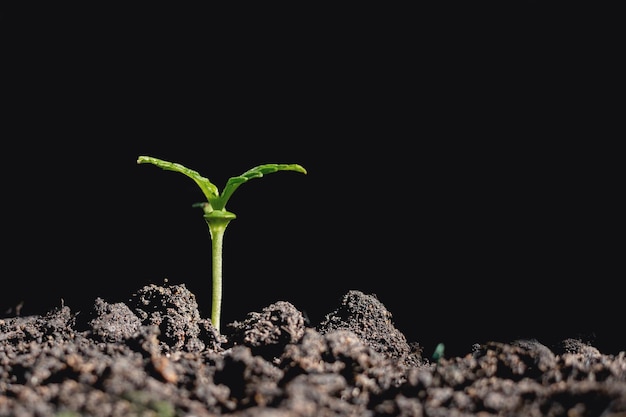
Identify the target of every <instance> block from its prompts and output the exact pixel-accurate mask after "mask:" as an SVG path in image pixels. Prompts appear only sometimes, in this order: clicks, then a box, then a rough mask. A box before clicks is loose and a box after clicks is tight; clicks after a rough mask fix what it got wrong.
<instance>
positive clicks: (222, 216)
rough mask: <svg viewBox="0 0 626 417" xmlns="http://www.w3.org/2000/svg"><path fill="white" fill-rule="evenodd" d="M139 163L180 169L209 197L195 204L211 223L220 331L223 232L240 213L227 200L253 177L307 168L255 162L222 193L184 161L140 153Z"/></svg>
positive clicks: (214, 311) (214, 319)
mask: <svg viewBox="0 0 626 417" xmlns="http://www.w3.org/2000/svg"><path fill="white" fill-rule="evenodd" d="M137 163H138V164H143V163H149V164H153V165H156V166H157V167H159V168H162V169H164V170H168V171H175V172H179V173H181V174H183V175H186V176H187V177H189V178H191V179H192V180H194V182H195V183H196V184H197V185H198V187H200V189H201V190H202V193H203V194H204V196H205V197H206V201H205V202H201V203H196V204H194V205H193V207H200V208H202V210H203V212H204V220H205V221H206V223H207V225H208V226H209V233H210V236H211V259H212V262H213V263H212V273H213V294H212V303H211V323H212V324H213V326H214V327H215V328H216V329H217V330H218V331H219V330H220V318H221V311H222V250H223V246H224V232H225V231H226V226H228V224H229V223H230V221H231V220H233V219H235V218H236V217H237V216H235V214H233V213H231V212H229V211H226V203H228V200H229V199H230V197H231V196H232V195H233V193H234V192H235V190H236V189H237V188H239V186H240V185H241V184H243V183H244V182H247V181H248V180H251V179H253V178H260V177H262V176H263V175H265V174H270V173H272V172H277V171H296V172H301V173H303V174H306V173H307V172H306V170H305V169H304V168H303V167H302V166H300V165H298V164H265V165H259V166H256V167H254V168H252V169H250V170H248V171H246V172H244V173H243V174H241V175H239V176H237V177H231V178H229V179H228V181H227V182H226V186H225V187H224V190H223V191H222V193H221V194H220V192H219V189H218V188H217V187H216V186H215V185H214V184H213V183H211V181H209V180H208V178H205V177H203V176H201V175H200V174H199V173H198V172H196V171H194V170H191V169H189V168H186V167H184V166H183V165H181V164H178V163H174V162H168V161H164V160H161V159H157V158H153V157H151V156H140V157H139V158H138V159H137Z"/></svg>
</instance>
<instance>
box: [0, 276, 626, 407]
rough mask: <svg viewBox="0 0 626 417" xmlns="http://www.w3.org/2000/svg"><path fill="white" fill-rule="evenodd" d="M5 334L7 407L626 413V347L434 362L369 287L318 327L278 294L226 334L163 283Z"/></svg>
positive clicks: (499, 348)
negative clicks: (611, 351) (276, 299)
mask: <svg viewBox="0 0 626 417" xmlns="http://www.w3.org/2000/svg"><path fill="white" fill-rule="evenodd" d="M0 330H1V332H0V416H14V417H31V416H32V417H35V416H36V417H50V416H58V417H72V416H93V417H104V416H125V417H130V416H156V417H168V416H186V417H192V416H193V417H205V416H226V415H228V416H238V417H269V416H278V417H303V416H311V417H331V416H333V417H343V416H354V417H356V416H359V417H370V416H371V417H374V416H376V417H378V416H380V417H382V416H407V417H408V416H424V417H426V416H430V417H437V416H442V417H443V416H447V417H469V416H476V417H478V416H480V417H489V416H508V417H511V416H524V417H532V416H555V417H556V416H567V417H583V416H602V417H617V416H620V417H624V416H626V357H625V352H620V353H619V354H618V355H606V354H603V353H601V352H600V351H598V349H597V348H595V347H593V346H592V345H589V344H588V343H585V342H582V341H580V340H577V339H567V340H563V341H562V342H561V344H560V345H559V347H558V348H554V347H553V348H548V347H547V346H544V345H542V344H541V343H539V342H538V341H536V340H516V341H511V342H506V343H504V342H495V341H494V342H488V343H485V344H476V345H475V346H474V349H473V350H472V351H471V352H467V354H466V355H465V356H463V357H446V356H445V354H444V355H443V356H442V357H440V358H438V359H436V360H435V359H433V358H425V357H423V356H422V351H421V348H420V346H419V345H417V344H409V343H407V340H406V338H405V336H404V335H403V334H402V333H401V332H399V331H398V330H397V329H396V328H395V327H394V325H393V321H392V315H391V313H390V312H389V311H388V310H387V309H386V308H385V306H384V305H383V304H382V303H381V302H380V301H379V300H378V299H377V298H376V297H375V296H373V295H367V294H364V293H362V292H360V291H349V292H348V293H346V294H345V296H344V297H343V299H342V301H341V304H340V305H339V306H338V307H337V309H336V310H334V311H332V312H331V313H329V314H328V315H326V317H325V318H324V320H323V321H322V322H321V323H318V324H317V325H314V326H312V325H310V324H308V323H306V320H305V319H304V317H303V314H302V313H301V312H300V311H298V310H297V309H296V308H295V307H294V306H293V305H292V304H291V303H289V302H286V301H279V302H276V303H275V304H272V305H269V306H267V307H266V308H264V309H263V310H262V311H260V312H252V313H249V314H248V316H247V317H246V319H245V320H244V321H242V322H233V323H229V324H227V325H225V326H222V331H221V332H218V331H217V330H216V329H215V328H214V327H213V326H212V325H211V322H210V320H208V319H206V318H203V317H200V314H199V312H198V305H197V303H196V299H195V296H194V294H192V293H191V292H190V291H188V290H187V288H186V287H185V286H184V285H167V284H165V285H163V286H158V285H148V286H145V287H143V288H141V289H140V290H139V291H137V292H136V293H135V294H132V296H131V297H130V298H129V300H128V302H127V303H107V302H106V301H105V300H103V299H101V298H98V299H96V300H95V303H94V306H93V311H91V312H89V313H88V314H82V313H80V314H78V313H75V312H73V311H71V310H70V308H69V307H67V306H60V307H59V308H57V309H54V310H53V311H50V312H48V313H47V314H45V315H35V316H27V317H10V318H4V319H0ZM444 352H445V351H444Z"/></svg>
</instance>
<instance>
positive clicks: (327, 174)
mask: <svg viewBox="0 0 626 417" xmlns="http://www.w3.org/2000/svg"><path fill="white" fill-rule="evenodd" d="M469 12H472V14H471V18H468V13H469ZM482 12H483V11H476V10H458V9H457V10H449V9H448V10H417V11H416V10H411V11H404V10H376V9H369V10H345V11H339V10H333V11H329V10H319V9H311V10H295V9H294V10H267V9H254V10H252V9H245V10H227V11H226V10H210V9H207V10H200V9H198V10H193V9H188V10H183V9H174V10H172V9H167V8H161V9H157V8H151V9H139V8H137V9H135V10H130V9H128V8H127V9H124V10H115V9H99V10H96V9H95V8H91V9H82V10H75V9H72V10H59V9H50V10H41V9H40V10H30V11H27V12H19V13H17V12H10V11H8V12H3V15H2V23H3V39H4V41H3V42H4V46H3V50H2V54H3V59H2V60H3V70H4V72H5V75H4V76H3V93H4V94H3V99H2V101H3V106H4V109H5V110H4V111H3V113H2V126H3V128H2V137H3V140H2V187H3V193H2V195H3V198H2V202H3V216H2V219H3V221H2V231H3V233H2V236H3V257H2V258H3V259H2V263H3V266H4V269H3V278H2V288H1V290H0V291H1V292H0V311H2V313H3V315H5V316H11V315H14V314H15V312H16V308H18V306H19V312H20V314H22V315H26V314H34V313H41V312H44V311H46V310H48V309H50V308H52V307H54V306H58V305H60V304H61V303H62V302H63V303H65V304H66V305H69V306H70V307H72V308H73V309H74V310H76V311H84V310H86V309H88V308H89V307H90V306H91V305H92V303H93V300H94V299H95V297H103V298H105V299H106V300H108V301H110V302H123V301H124V300H125V299H126V298H128V297H129V295H130V294H132V292H133V291H135V290H137V289H139V288H141V287H142V286H143V285H146V284H148V283H161V282H163V280H164V279H166V278H167V279H168V280H169V282H171V283H184V284H185V285H187V287H188V288H189V289H190V290H191V291H192V292H194V293H195V294H196V298H197V300H198V303H199V306H200V310H201V314H202V315H203V316H205V317H208V316H209V315H210V313H209V312H210V300H211V292H210V288H211V278H210V271H211V269H210V268H211V261H210V238H209V234H208V228H207V226H206V224H205V223H204V220H203V218H202V214H201V212H200V210H199V209H195V208H192V207H191V205H192V204H193V203H195V202H198V201H202V200H203V196H202V194H201V192H200V190H199V188H198V187H197V186H196V185H195V184H194V183H193V182H192V181H191V180H190V179H188V178H186V177H184V176H183V175H181V174H177V173H173V172H167V171H163V170H160V169H159V168H156V167H154V166H152V165H137V164H136V160H137V157H138V156H139V155H150V156H154V157H158V158H161V159H165V160H169V161H172V162H179V163H181V164H183V165H185V166H187V167H189V168H192V169H195V170H197V171H199V172H200V173H201V174H203V175H204V176H206V177H208V178H209V179H210V180H211V181H212V182H213V183H214V184H216V185H217V186H218V187H219V188H220V190H221V189H222V187H223V186H224V184H225V183H226V181H227V179H228V178H229V177H231V176H236V175H239V174H241V173H243V172H244V171H246V170H248V169H250V168H252V167H254V166H256V165H260V164H264V163H299V164H301V165H303V166H304V167H305V168H306V169H307V170H308V174H307V175H306V176H305V175H301V174H298V173H293V172H279V173H275V174H271V175H268V176H267V177H264V178H261V179H255V180H253V181H250V182H249V183H246V184H244V185H243V186H242V187H241V188H240V189H239V190H237V191H236V193H235V194H234V196H233V197H232V199H231V200H230V202H229V203H228V205H227V208H228V209H229V210H230V211H232V212H234V213H235V214H236V215H237V216H238V218H237V219H236V220H234V221H233V222H232V223H231V224H230V225H229V226H228V230H227V232H226V236H225V247H224V305H223V316H222V318H223V322H225V323H227V322H231V321H234V320H242V319H244V318H245V315H246V314H247V313H248V312H250V311H260V309H262V308H263V307H265V306H267V305H269V304H271V303H273V302H276V301H278V300H287V301H290V302H292V303H293V304H294V305H295V306H296V307H297V308H299V309H300V310H301V311H303V312H304V313H305V314H307V316H308V317H309V318H310V319H311V321H312V322H313V323H316V322H319V321H320V320H321V319H323V316H324V314H326V313H328V312H330V310H332V309H334V308H335V307H337V306H338V304H339V302H340V299H341V297H342V296H343V295H344V294H345V293H346V291H348V290H349V289H359V290H361V291H363V292H366V293H374V294H376V295H377V296H378V298H379V299H380V300H381V301H382V302H383V303H384V304H385V305H386V306H387V308H388V309H389V310H390V311H391V312H392V314H393V317H394V322H395V323H396V326H397V327H398V328H399V329H400V330H402V331H403V332H404V333H405V335H406V336H407V339H409V341H411V342H419V343H420V344H422V345H423V346H424V347H425V349H426V351H427V352H430V351H432V350H433V349H434V346H435V345H436V344H437V343H439V342H444V343H446V345H447V348H448V352H450V354H455V353H466V352H468V351H469V349H470V347H471V344H472V343H474V342H481V341H486V340H500V339H509V338H516V337H536V338H539V339H541V340H543V341H546V342H553V341H557V340H560V339H561V338H563V337H579V336H580V337H583V338H586V339H588V340H591V341H594V343H596V345H598V346H599V347H601V348H603V349H606V350H609V351H612V350H613V351H617V350H623V348H624V347H625V346H624V342H625V341H624V337H623V331H622V330H621V328H620V323H623V319H622V317H623V312H622V309H623V307H622V306H623V299H624V297H623V295H622V291H621V290H620V289H619V288H620V281H622V280H623V276H624V271H623V263H622V262H621V260H622V256H623V255H622V251H621V250H620V249H621V248H622V247H623V246H622V245H623V243H622V241H623V236H624V233H623V232H624V229H623V224H622V220H621V216H622V215H621V213H622V212H623V203H622V202H621V197H620V195H621V194H622V193H623V186H622V182H623V181H622V180H621V178H620V176H623V175H622V174H621V173H620V172H619V170H620V168H621V167H622V166H623V165H622V158H621V157H620V155H621V153H620V152H619V151H618V149H619V148H618V147H617V145H618V144H619V143H618V141H617V138H620V137H622V136H623V130H622V128H621V126H620V125H619V118H621V117H623V116H622V115H621V114H619V113H618V111H617V108H616V107H614V106H613V105H612V102H613V100H612V98H613V97H614V96H617V93H616V87H617V86H616V85H615V84H614V83H615V81H616V77H614V75H613V71H615V69H614V62H613V60H614V57H615V55H614V54H612V53H611V52H610V47H607V43H608V42H609V41H610V39H611V34H610V33H609V32H610V29H611V28H610V25H605V27H604V28H603V30H605V31H606V32H600V33H598V32H597V31H596V30H595V27H592V26H591V23H593V22H592V21H591V20H592V19H593V16H587V17H586V18H585V19H583V18H582V17H580V16H583V15H585V12H586V11H585V10H583V9H578V10H575V11H574V12H576V14H575V16H577V19H578V20H576V19H574V20H572V18H571V15H569V14H565V15H564V14H563V13H562V11H561V12H560V13H553V11H547V10H545V9H544V10H541V9H539V8H538V6H537V5H536V3H533V2H529V3H526V4H525V6H524V7H522V6H518V7H517V8H516V9H511V10H495V11H494V10H491V11H490V12H492V13H493V12H495V13H496V16H497V19H494V18H493V14H490V15H485V14H484V13H482Z"/></svg>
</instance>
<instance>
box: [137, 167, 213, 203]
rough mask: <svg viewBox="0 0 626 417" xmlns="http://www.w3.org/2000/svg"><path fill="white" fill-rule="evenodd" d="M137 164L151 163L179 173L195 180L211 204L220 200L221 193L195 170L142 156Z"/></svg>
mask: <svg viewBox="0 0 626 417" xmlns="http://www.w3.org/2000/svg"><path fill="white" fill-rule="evenodd" d="M137 163H138V164H144V163H150V164H153V165H156V166H158V167H159V168H162V169H165V170H168V171H174V172H179V173H181V174H183V175H186V176H188V177H189V178H191V179H192V180H194V181H195V183H196V184H198V187H200V189H201V190H202V193H203V194H204V196H205V197H206V199H207V201H208V202H209V203H213V200H215V199H217V198H219V195H220V192H219V190H218V188H217V187H216V186H215V185H214V184H213V183H212V182H211V181H209V180H208V178H205V177H203V176H202V175H200V174H199V173H198V172H197V171H194V170H193V169H189V168H187V167H185V166H183V165H181V164H178V163H175V162H168V161H164V160H162V159H158V158H153V157H151V156H140V157H139V158H138V159H137Z"/></svg>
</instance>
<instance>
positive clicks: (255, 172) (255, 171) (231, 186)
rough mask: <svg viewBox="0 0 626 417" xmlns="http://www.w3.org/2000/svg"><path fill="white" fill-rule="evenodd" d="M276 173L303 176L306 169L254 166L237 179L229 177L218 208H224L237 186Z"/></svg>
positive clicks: (288, 165)
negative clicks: (292, 172)
mask: <svg viewBox="0 0 626 417" xmlns="http://www.w3.org/2000/svg"><path fill="white" fill-rule="evenodd" d="M278 171H296V172H301V173H303V174H306V173H307V172H306V169H304V167H302V166H301V165H298V164H264V165H259V166H256V167H254V168H252V169H249V170H247V171H246V172H244V173H243V174H241V175H239V176H238V177H231V178H229V179H228V182H226V186H225V187H224V191H223V193H222V196H221V198H220V199H219V200H220V203H219V204H220V205H221V207H220V208H221V209H223V208H224V207H225V206H226V203H227V202H228V200H229V199H230V197H231V196H232V195H233V193H234V192H235V190H236V189H237V188H239V186H240V185H241V184H243V183H244V182H248V181H249V180H251V179H253V178H261V177H262V176H263V175H266V174H271V173H272V172H278ZM214 208H215V209H218V207H214Z"/></svg>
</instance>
